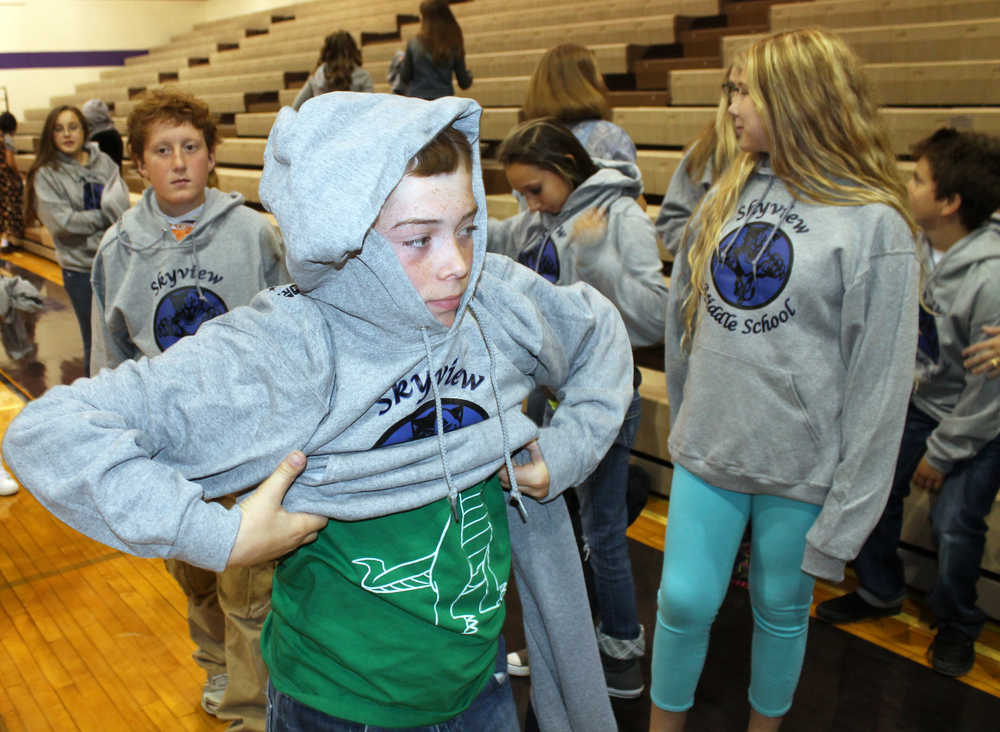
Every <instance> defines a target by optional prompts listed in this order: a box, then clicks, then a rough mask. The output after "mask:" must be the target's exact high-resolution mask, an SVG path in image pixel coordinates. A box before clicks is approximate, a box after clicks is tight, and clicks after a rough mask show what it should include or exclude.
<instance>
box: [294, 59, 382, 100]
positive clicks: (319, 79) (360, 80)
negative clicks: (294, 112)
mask: <svg viewBox="0 0 1000 732" xmlns="http://www.w3.org/2000/svg"><path fill="white" fill-rule="evenodd" d="M350 90H351V91H356V92H370V91H375V85H374V84H373V83H372V75H371V74H369V73H368V72H367V71H365V70H364V69H363V68H361V67H360V66H355V67H354V71H352V72H351V89H350ZM328 91H331V90H330V89H329V88H327V86H326V65H325V64H320V66H319V67H318V68H317V69H316V70H315V71H314V72H313V73H312V76H310V77H309V78H308V79H307V80H306V83H305V85H304V86H303V87H302V88H301V89H299V93H298V95H296V97H295V101H294V102H292V109H298V108H299V107H301V106H302V105H303V104H304V103H305V101H306V100H307V99H312V98H313V97H316V96H319V95H320V94H326V93H327V92H328Z"/></svg>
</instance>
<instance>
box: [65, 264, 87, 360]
mask: <svg viewBox="0 0 1000 732" xmlns="http://www.w3.org/2000/svg"><path fill="white" fill-rule="evenodd" d="M62 276H63V287H64V288H65V289H66V294H67V295H69V301H70V303H71V304H72V305H73V312H74V313H76V320H77V322H78V323H79V324H80V337H81V338H82V339H83V375H84V376H90V300H91V298H92V297H93V290H92V289H91V287H90V272H77V271H75V270H72V269H64V270H63V271H62Z"/></svg>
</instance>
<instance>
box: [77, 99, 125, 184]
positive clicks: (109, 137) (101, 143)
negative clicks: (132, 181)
mask: <svg viewBox="0 0 1000 732" xmlns="http://www.w3.org/2000/svg"><path fill="white" fill-rule="evenodd" d="M83 116H84V117H86V118H87V126H88V127H89V128H90V134H89V135H88V136H87V140H89V141H90V142H96V143H97V146H98V147H99V148H101V152H102V153H104V154H105V155H107V156H108V157H109V158H111V159H112V160H114V161H115V165H117V166H118V169H119V170H121V167H122V157H123V153H124V147H123V145H122V136H121V133H120V132H119V131H118V130H117V129H115V123H114V122H113V121H112V120H111V110H109V109H108V105H107V104H105V103H104V101H103V100H101V99H91V100H89V101H87V102H86V103H85V104H84V105H83Z"/></svg>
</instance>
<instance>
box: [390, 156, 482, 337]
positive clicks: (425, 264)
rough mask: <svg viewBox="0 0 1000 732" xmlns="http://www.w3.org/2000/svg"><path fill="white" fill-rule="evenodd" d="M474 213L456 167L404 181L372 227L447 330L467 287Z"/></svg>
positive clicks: (468, 185)
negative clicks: (449, 170)
mask: <svg viewBox="0 0 1000 732" xmlns="http://www.w3.org/2000/svg"><path fill="white" fill-rule="evenodd" d="M477 210H478V207H477V206H476V200H475V198H474V197H473V195H472V176H471V174H470V172H469V170H468V169H467V168H465V167H464V166H460V167H459V169H458V170H456V171H455V172H453V173H445V174H443V175H433V176H429V177H418V176H413V175H405V176H403V179H402V180H401V181H400V182H399V185H397V186H396V188H395V189H394V190H393V192H392V193H391V194H390V195H389V197H388V198H387V199H386V200H385V203H384V204H383V205H382V211H381V212H380V213H379V217H378V220H377V221H376V222H375V226H374V228H375V231H377V232H378V233H379V234H381V235H382V236H383V237H384V238H385V239H386V240H388V242H389V244H390V245H391V246H392V248H393V251H394V252H395V253H396V256H397V257H398V258H399V262H400V264H402V265H403V271H405V272H406V276H407V277H408V278H409V280H410V282H411V283H412V284H413V287H414V288H416V290H417V294H419V295H420V299H421V300H423V301H424V303H425V304H426V305H427V308H428V309H429V310H430V311H431V314H432V315H434V317H435V318H437V319H438V320H439V321H440V322H441V323H442V324H443V325H445V326H448V327H450V326H451V324H452V323H453V322H455V312H456V310H457V309H458V305H459V302H460V301H461V299H462V295H463V294H464V293H465V288H466V287H467V286H468V284H469V270H470V269H471V267H472V256H473V236H472V234H473V232H474V231H475V229H476V227H475V223H474V220H475V217H476V212H477Z"/></svg>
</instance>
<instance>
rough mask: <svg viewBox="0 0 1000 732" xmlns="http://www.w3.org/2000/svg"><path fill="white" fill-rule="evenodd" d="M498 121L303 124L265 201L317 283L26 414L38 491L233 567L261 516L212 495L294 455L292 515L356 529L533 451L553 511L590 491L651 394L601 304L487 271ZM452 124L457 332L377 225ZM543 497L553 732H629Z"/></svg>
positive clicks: (540, 575)
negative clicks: (237, 546)
mask: <svg viewBox="0 0 1000 732" xmlns="http://www.w3.org/2000/svg"><path fill="white" fill-rule="evenodd" d="M480 113H481V110H480V108H479V106H478V105H477V104H476V103H475V102H473V101H472V100H461V99H456V98H450V99H442V100H439V101H437V102H434V103H427V102H423V101H420V100H414V99H409V98H405V97H401V96H398V95H381V94H354V93H350V92H342V93H340V94H328V95H324V96H321V97H316V98H314V99H312V100H310V101H308V102H307V103H306V104H304V105H303V106H302V108H301V110H300V111H299V112H298V113H295V112H294V111H292V110H291V109H287V108H286V109H283V110H282V111H281V113H280V114H279V115H278V118H277V120H276V122H275V124H274V127H273V128H272V130H271V135H270V137H269V139H268V146H267V149H266V152H265V167H264V174H263V176H262V179H261V191H260V193H261V200H262V201H263V202H264V203H265V205H266V206H267V207H268V208H269V209H270V210H271V211H272V212H273V213H274V214H275V216H276V217H277V219H278V222H279V225H280V227H281V231H282V234H283V236H284V239H285V243H286V247H287V260H286V263H287V266H288V270H289V272H290V273H291V275H292V276H293V278H294V279H295V281H296V282H297V283H298V287H292V286H288V287H282V288H274V289H273V290H271V291H268V292H264V293H261V294H260V295H258V296H257V298H255V300H254V301H253V303H251V305H250V306H249V307H243V308H236V309H234V310H232V311H230V312H229V313H227V314H225V315H222V316H220V317H218V318H215V319H214V320H211V321H209V322H207V323H205V324H204V325H203V326H202V327H201V328H200V329H199V330H198V332H197V333H196V334H195V335H193V336H191V337H188V338H183V339H182V340H181V341H179V342H178V343H177V344H176V345H174V346H173V347H171V348H170V349H169V350H168V351H166V352H164V353H163V354H162V355H160V356H158V357H156V358H153V359H141V360H140V361H127V362H125V363H123V364H122V365H120V366H119V367H118V368H117V369H115V370H114V371H109V370H104V371H101V372H100V373H99V374H98V375H97V376H96V377H95V378H93V379H80V380H77V381H76V382H75V383H74V384H73V385H71V386H68V387H67V386H57V387H54V388H52V389H51V390H50V391H49V392H48V393H47V394H46V395H45V396H44V397H42V398H41V399H39V400H37V401H34V402H32V403H30V404H28V405H27V406H26V407H25V409H24V410H23V411H22V412H21V414H20V415H19V417H18V418H17V419H16V420H15V421H14V422H13V423H12V424H11V426H10V428H9V429H8V430H7V433H6V436H5V438H4V455H5V456H6V458H7V460H8V464H9V465H10V466H11V468H12V469H13V471H14V472H15V473H16V474H17V475H18V477H19V478H20V479H21V480H22V482H23V483H24V485H25V486H26V487H28V488H29V489H30V490H31V491H32V492H33V493H35V494H36V495H37V496H38V498H39V500H40V501H41V502H42V503H43V504H44V505H45V506H46V507H47V508H49V510H51V511H53V512H54V513H56V515H58V516H59V517H60V518H61V519H62V520H64V521H66V522H67V523H68V524H70V525H71V526H74V527H75V528H78V529H79V530H81V531H83V532H84V533H86V534H88V535H89V536H91V537H93V538H96V539H98V540H99V541H102V542H104V543H106V544H108V545H110V546H113V547H116V548H120V549H123V550H125V551H129V552H131V553H134V554H138V555H141V556H173V557H177V558H179V559H182V560H185V561H188V562H191V563H194V564H198V565H200V566H204V567H208V568H211V569H221V568H222V567H224V566H225V564H226V561H227V559H228V557H229V553H230V551H231V549H232V546H233V542H234V540H235V537H236V533H237V530H238V529H239V522H240V512H239V510H238V509H232V510H228V511H227V510H226V509H224V508H223V507H221V506H220V505H219V504H217V503H206V502H205V500H204V499H205V498H212V497H216V496H221V495H225V494H228V493H232V492H234V491H237V490H242V489H244V488H247V487H249V486H254V485H256V484H257V483H259V482H260V481H261V480H262V479H264V478H265V477H267V475H269V474H270V472H271V471H272V470H273V468H274V466H275V465H277V464H278V463H279V462H280V461H281V460H282V459H283V458H284V456H285V455H286V454H287V453H288V451H289V450H290V449H292V448H299V449H301V450H302V451H303V452H304V453H305V454H306V455H307V458H308V460H307V465H306V468H305V470H304V472H303V474H302V475H301V476H300V477H299V478H298V480H296V482H295V484H294V485H293V486H292V487H291V489H290V490H289V492H288V494H287V495H286V498H285V506H286V508H288V509H289V510H294V511H311V512H315V513H320V514H323V515H327V516H332V517H335V518H338V519H342V520H357V519H365V518H370V517H375V516H381V515H386V514H389V513H397V512H400V511H405V510H407V509H409V508H413V507H416V506H422V505H427V504H429V503H431V502H433V501H437V500H441V499H442V498H444V497H450V498H451V499H452V500H453V501H454V500H455V498H456V494H457V492H458V491H461V490H463V489H465V488H467V487H470V486H472V485H474V484H476V483H478V482H480V481H482V480H483V479H484V478H487V477H489V476H490V475H492V474H493V473H495V472H496V471H497V469H498V468H500V467H501V466H502V465H504V464H505V462H506V463H507V464H508V465H509V460H510V458H509V457H508V456H509V453H510V452H512V451H516V450H517V449H518V448H520V447H521V446H523V445H525V444H526V443H528V442H529V441H530V440H532V439H534V438H537V439H538V442H539V445H540V447H541V451H542V454H543V456H544V457H545V460H546V462H547V465H548V468H549V472H550V476H551V480H550V491H551V495H552V496H558V495H559V494H560V493H561V492H562V491H563V490H565V489H566V488H567V487H568V486H570V485H575V484H577V483H579V481H580V480H582V479H583V478H584V477H585V476H586V475H588V474H589V473H590V472H591V471H592V470H593V469H594V467H595V466H596V465H597V463H598V461H599V460H600V459H601V457H602V456H603V455H604V453H605V452H606V451H607V449H608V447H609V446H610V444H611V442H612V440H613V439H614V437H615V435H616V434H617V432H618V429H619V427H620V425H621V422H622V419H623V416H624V414H625V410H626V408H627V406H628V404H629V402H630V399H631V395H632V360H631V357H630V354H629V350H628V338H627V334H626V332H625V328H624V326H623V324H622V322H621V318H620V317H619V316H618V314H617V312H616V310H615V308H614V306H613V305H612V304H611V303H610V302H608V301H607V300H606V299H605V298H604V297H603V296H602V295H601V294H600V293H599V292H597V291H596V290H594V289H593V288H590V287H588V286H586V285H583V284H577V285H574V286H570V287H554V286H552V285H550V284H549V283H547V282H545V281H544V280H543V279H542V278H540V277H537V276H536V275H534V274H533V273H531V272H529V271H528V270H526V269H525V268H524V267H521V266H520V265H518V264H517V263H515V262H513V261H511V260H509V259H506V258H504V257H498V256H495V255H487V254H486V235H485V224H486V205H485V203H486V202H485V194H484V190H483V184H482V176H481V171H480V161H479V152H478V145H476V144H475V143H476V141H477V139H478V130H479V118H480ZM452 123H454V126H455V127H457V128H458V129H460V130H461V131H462V132H464V133H465V134H466V135H467V137H468V138H469V139H470V140H471V141H472V142H473V155H474V161H473V162H474V168H473V175H472V181H473V190H474V194H475V198H476V201H477V202H478V204H479V212H478V214H477V216H476V224H477V225H478V226H479V229H478V230H477V232H476V233H475V235H474V242H475V245H474V246H475V254H474V258H473V264H472V271H471V273H470V277H469V285H468V288H467V290H466V292H465V294H464V296H463V298H462V301H461V304H460V306H459V311H458V313H457V315H456V318H455V322H454V323H453V324H452V325H451V326H450V327H445V326H444V325H442V324H441V323H440V322H439V321H438V320H437V319H436V318H435V317H434V316H433V315H432V314H431V313H430V311H429V310H428V309H427V307H426V306H425V305H424V303H423V302H422V300H421V299H420V297H419V295H418V294H417V292H416V290H415V289H414V288H413V286H412V285H411V284H410V282H409V280H408V278H407V276H406V274H405V272H404V271H403V269H402V266H401V265H400V263H399V260H398V259H397V258H396V256H395V254H394V253H393V251H392V249H391V248H390V246H389V245H388V243H387V242H386V241H385V240H384V239H382V238H381V237H380V236H379V235H378V234H376V233H375V232H374V231H372V230H371V226H372V223H373V222H374V221H375V219H376V217H377V215H378V213H379V210H380V209H381V206H382V203H383V202H384V200H385V199H386V197H387V196H388V195H389V193H390V192H391V191H392V190H393V188H394V187H395V186H396V184H397V183H398V181H399V180H400V178H401V177H402V175H403V172H404V169H405V166H406V164H407V162H408V161H409V160H410V158H411V157H412V156H413V155H414V154H415V153H416V152H417V151H418V150H419V149H420V148H421V147H423V145H424V144H426V142H428V141H429V140H430V139H431V138H432V137H433V136H434V135H435V134H436V133H437V132H438V131H440V130H441V129H443V128H444V127H446V126H448V125H450V124H452ZM331 129H334V130H337V131H338V134H336V135H331V134H329V130H331ZM373 129H378V130H380V134H379V135H378V136H376V137H373V136H372V134H371V131H372V130H373ZM536 384H544V385H548V386H550V387H552V388H553V389H554V390H555V391H556V393H557V395H558V396H559V398H560V400H561V403H562V406H561V407H560V409H559V410H558V413H557V414H556V416H555V418H554V419H553V421H552V424H551V425H550V426H548V427H546V428H543V429H539V428H538V427H537V426H536V425H535V424H534V423H533V422H532V421H531V420H530V419H528V418H527V417H526V416H525V415H523V414H522V413H521V409H520V405H521V401H522V400H523V399H524V398H525V397H526V396H527V394H528V393H529V392H530V391H531V390H532V389H533V388H534V387H535V385H536ZM430 404H434V405H435V406H436V407H437V408H436V409H435V410H434V412H435V413H436V414H437V415H439V416H441V415H443V417H444V419H446V420H447V423H448V424H447V426H448V427H449V428H452V429H451V430H450V431H449V430H447V429H445V430H441V429H439V430H431V433H430V435H429V436H428V437H427V438H425V439H413V440H410V441H405V442H403V443H402V444H390V445H389V446H382V447H378V445H379V444H380V442H382V441H383V440H384V439H386V438H391V437H393V436H395V435H396V433H397V432H400V431H406V430H410V431H412V432H413V433H414V435H416V434H417V432H418V428H420V427H421V425H419V424H417V417H418V416H419V415H420V413H421V412H423V411H425V410H426V409H427V408H428V406H429V405H430ZM442 407H447V412H445V410H444V409H442ZM459 407H461V408H459ZM457 427H460V428H461V429H455V428H457ZM434 432H437V434H434ZM53 455H58V456H59V459H58V460H57V461H54V460H53V459H52V456H53ZM137 486H141V487H142V488H141V491H142V494H141V496H140V495H138V494H137ZM512 493H513V495H512V501H513V502H514V503H515V504H516V503H518V502H520V501H521V497H520V496H519V494H517V493H516V491H512ZM525 502H526V504H527V505H526V508H525V513H526V514H527V516H528V520H527V521H525V520H524V519H523V518H522V517H521V515H520V514H519V512H518V511H517V509H516V508H511V509H510V511H511V512H512V513H511V514H510V515H509V523H510V530H511V543H512V546H513V547H514V552H515V556H514V562H515V566H516V567H517V568H518V574H517V576H518V580H519V581H523V582H524V586H525V587H527V588H528V589H529V590H530V592H531V594H532V600H531V601H530V603H529V607H530V608H531V609H532V611H535V610H537V613H538V614H537V615H536V614H534V613H532V614H530V617H532V618H535V621H533V622H532V625H531V626H530V627H529V629H528V638H529V648H533V649H534V650H535V651H538V659H539V663H540V667H539V671H540V676H539V679H538V685H537V686H536V689H535V693H536V695H540V696H541V697H542V698H543V699H544V702H540V704H539V707H540V708H539V712H540V713H541V714H544V715H545V718H544V720H540V721H542V724H543V729H545V730H573V732H577V731H578V730H595V732H598V731H603V730H607V729H613V727H614V720H613V716H612V715H611V709H610V704H609V703H608V698H607V695H606V693H605V690H604V685H603V684H604V682H603V676H602V673H601V669H600V662H599V660H598V655H597V648H596V641H595V638H594V633H593V627H592V625H591V620H590V613H589V609H588V608H587V603H586V600H585V599H584V598H585V597H586V595H585V590H584V587H583V582H582V574H581V572H580V570H579V560H578V558H577V557H576V555H575V553H576V549H575V545H574V544H573V542H572V532H571V531H570V530H569V528H568V527H569V524H568V518H567V516H566V511H565V507H564V505H563V503H562V502H561V501H553V502H551V503H545V504H541V503H534V502H532V501H531V500H530V499H525ZM556 529H558V530H556ZM518 547H524V550H523V553H522V549H519V548H518ZM529 549H530V551H528V550H529ZM540 550H541V551H545V552H546V553H547V555H546V556H544V557H535V556H533V553H537V552H539V551H540ZM557 570H562V573H561V574H559V573H558V572H557ZM526 616H529V613H526ZM539 618H544V621H543V620H540V619H539ZM533 663H534V658H533ZM561 695H565V697H564V699H561V698H560V696H561ZM543 709H544V710H545V711H544V712H543ZM540 716H541V715H540Z"/></svg>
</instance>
